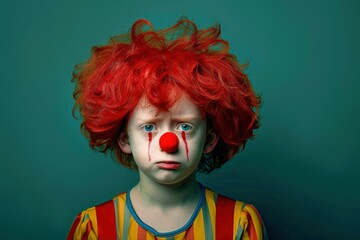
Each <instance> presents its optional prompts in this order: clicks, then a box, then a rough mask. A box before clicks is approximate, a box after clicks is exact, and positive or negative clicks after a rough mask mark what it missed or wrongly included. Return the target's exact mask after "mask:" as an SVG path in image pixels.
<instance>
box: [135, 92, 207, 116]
mask: <svg viewBox="0 0 360 240" xmlns="http://www.w3.org/2000/svg"><path fill="white" fill-rule="evenodd" d="M166 115H172V116H173V117H196V118H199V117H202V114H201V111H200V109H199V107H198V106H197V105H195V104H194V103H193V102H192V101H191V100H190V99H189V98H187V97H186V96H182V97H180V98H179V99H178V100H177V101H176V102H175V104H174V105H173V106H172V107H170V108H169V109H168V111H164V110H160V109H159V108H157V107H156V106H154V105H152V104H151V103H150V102H149V101H148V100H147V99H146V98H142V99H141V100H140V101H139V103H138V104H137V106H136V107H135V108H134V110H133V111H132V113H131V115H130V118H143V117H162V116H166Z"/></svg>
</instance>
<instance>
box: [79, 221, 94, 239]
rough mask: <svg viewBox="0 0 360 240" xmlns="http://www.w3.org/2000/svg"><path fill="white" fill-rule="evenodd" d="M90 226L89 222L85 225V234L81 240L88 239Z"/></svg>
mask: <svg viewBox="0 0 360 240" xmlns="http://www.w3.org/2000/svg"><path fill="white" fill-rule="evenodd" d="M92 229H93V228H92V224H91V222H90V221H89V222H88V223H87V224H86V232H85V234H84V235H83V237H82V239H84V240H88V239H89V235H90V232H91V231H92Z"/></svg>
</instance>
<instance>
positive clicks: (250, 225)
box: [245, 212, 258, 240]
mask: <svg viewBox="0 0 360 240" xmlns="http://www.w3.org/2000/svg"><path fill="white" fill-rule="evenodd" d="M245 213H246V218H247V219H248V226H247V227H248V234H249V238H250V240H258V236H257V235H256V231H255V226H254V222H253V220H252V217H251V214H250V213H249V212H245Z"/></svg>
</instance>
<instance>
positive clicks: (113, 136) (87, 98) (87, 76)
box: [73, 19, 261, 172]
mask: <svg viewBox="0 0 360 240" xmlns="http://www.w3.org/2000/svg"><path fill="white" fill-rule="evenodd" d="M219 36H220V26H219V25H215V26H213V27H210V28H207V29H201V30H199V29H197V27H196V25H195V24H194V23H193V22H192V21H190V20H187V19H180V20H179V21H178V22H177V23H176V24H175V25H173V26H171V27H170V28H167V29H163V30H158V31H155V30H154V28H153V26H152V24H151V23H150V22H149V21H147V20H144V19H141V20H138V21H136V22H135V23H134V24H133V26H132V28H131V31H130V32H129V33H128V34H123V35H119V36H115V37H113V38H111V39H110V40H109V42H108V44H107V45H104V46H96V47H93V48H92V55H91V57H90V58H89V59H88V60H87V61H86V62H85V63H82V64H78V65H76V67H75V70H74V73H73V82H75V84H76V87H75V90H74V94H73V95H74V99H75V105H74V109H73V114H74V115H75V112H76V111H77V110H78V111H79V112H80V114H81V115H82V118H83V121H82V123H81V130H82V132H83V133H84V135H85V136H86V137H87V138H88V139H89V144H90V146H91V148H92V149H96V150H98V151H101V152H104V153H106V152H108V151H110V152H111V153H112V154H113V156H114V157H115V158H116V159H117V160H118V161H119V162H120V163H122V164H123V165H125V166H127V167H130V168H136V165H135V163H134V161H133V158H132V156H131V155H128V154H125V153H124V152H122V151H121V149H120V148H119V146H118V141H117V138H118V136H119V134H120V133H121V132H122V131H123V129H124V127H125V124H126V119H127V116H128V115H129V113H130V112H131V111H132V110H133V109H134V108H135V106H136V105H137V104H138V102H139V100H140V99H141V98H142V97H146V98H147V99H148V100H149V102H150V103H151V104H152V105H154V106H155V107H157V108H158V109H160V110H168V109H169V108H170V107H171V106H172V105H173V104H174V103H175V102H176V101H177V100H178V99H179V98H180V97H181V96H182V95H184V94H185V95H187V96H188V97H189V98H190V99H191V100H192V102H193V103H194V104H196V105H197V106H198V107H199V109H200V110H201V112H202V114H203V116H204V117H206V119H207V121H208V125H209V126H210V127H212V128H213V129H214V130H215V131H216V133H217V134H218V136H219V141H218V143H217V146H216V148H215V149H214V151H213V152H212V153H211V155H210V156H209V155H205V156H203V159H202V161H201V163H200V165H199V170H200V171H202V172H211V171H212V170H214V169H215V168H218V167H220V166H222V165H223V164H224V163H225V162H227V161H228V160H229V159H230V158H231V157H232V156H233V155H234V154H235V153H237V152H238V151H239V149H243V148H244V147H245V144H246V142H247V140H248V139H249V138H251V137H253V136H254V135H253V130H254V129H256V128H258V127H259V115H258V109H259V106H260V103H261V98H260V97H259V96H257V95H256V94H255V93H254V91H253V89H252V87H251V84H250V81H249V79H248V78H247V76H246V74H244V72H243V69H244V67H245V65H241V64H239V63H238V61H237V60H236V57H235V56H234V55H232V54H230V53H229V44H228V42H227V41H225V40H223V39H221V38H220V37H219Z"/></svg>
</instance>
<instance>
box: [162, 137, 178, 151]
mask: <svg viewBox="0 0 360 240" xmlns="http://www.w3.org/2000/svg"><path fill="white" fill-rule="evenodd" d="M159 145H160V148H161V150H162V151H164V152H167V153H174V152H176V151H177V149H178V147H179V138H178V137H177V136H176V134H175V133H172V132H166V133H164V134H163V135H162V136H161V137H160V139H159Z"/></svg>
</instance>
